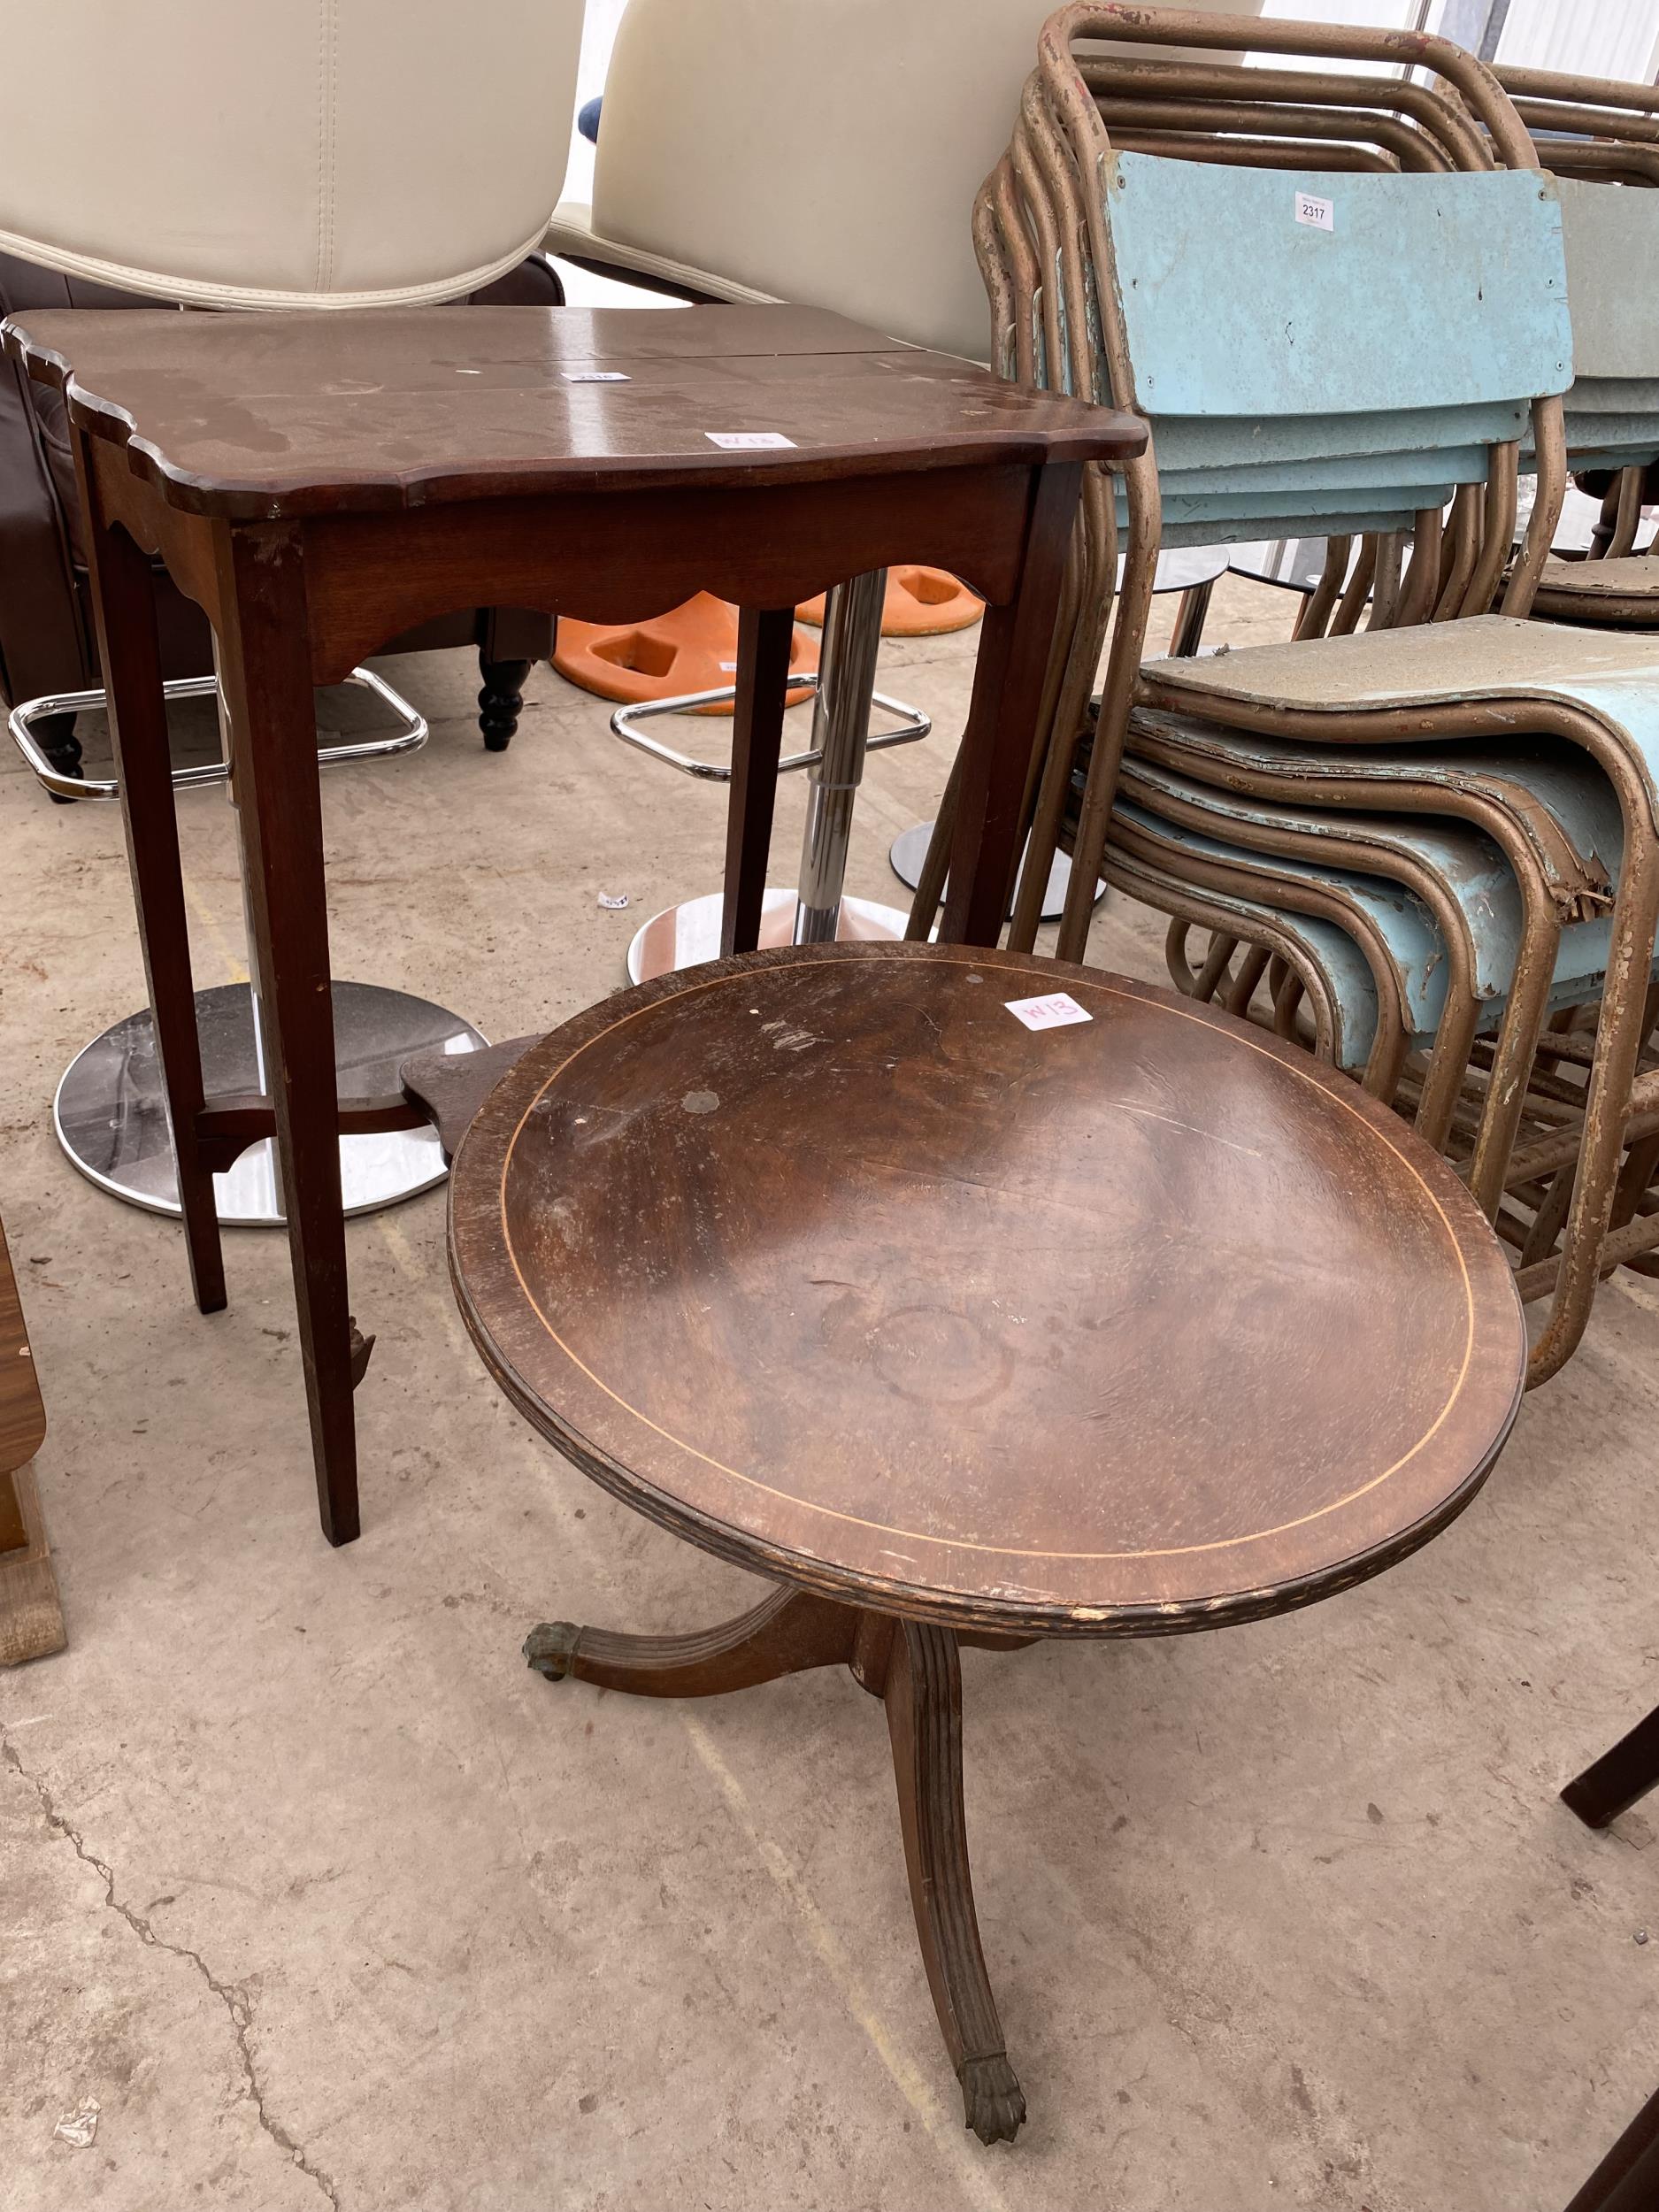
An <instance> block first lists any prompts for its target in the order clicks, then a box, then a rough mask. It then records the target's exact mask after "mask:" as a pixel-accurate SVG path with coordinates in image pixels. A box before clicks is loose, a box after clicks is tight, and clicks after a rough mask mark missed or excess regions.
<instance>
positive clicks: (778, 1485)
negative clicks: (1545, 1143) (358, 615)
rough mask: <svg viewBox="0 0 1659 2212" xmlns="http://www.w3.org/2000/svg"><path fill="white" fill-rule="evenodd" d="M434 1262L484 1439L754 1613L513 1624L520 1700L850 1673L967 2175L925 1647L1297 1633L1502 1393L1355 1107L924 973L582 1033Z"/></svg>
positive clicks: (1106, 987) (950, 1846) (1006, 958)
mask: <svg viewBox="0 0 1659 2212" xmlns="http://www.w3.org/2000/svg"><path fill="white" fill-rule="evenodd" d="M450 1248H451V1257H452V1263H453V1269H454V1275H455V1280H456V1284H457V1293H458V1295H459V1298H460V1302H461V1306H462V1310H463V1312H464V1314H465V1318H466V1321H467V1325H468V1326H469V1328H470V1329H471V1331H472V1335H473V1338H474V1340H475V1341H476V1342H477V1344H478V1346H479V1348H480V1351H481V1352H482V1354H483V1356H484V1359H485V1361H486V1363H487V1364H488V1366H489V1368H490V1369H491V1371H493V1373H494V1374H495V1379H496V1380H497V1381H498V1382H499V1383H500V1385H501V1386H502V1387H503V1389H504V1390H505V1391H506V1392H507V1394H508V1395H509V1396H510V1397H511V1399H512V1400H513V1402H514V1403H515V1404H516V1405H517V1406H518V1409H519V1410H520V1411H521V1412H522V1413H524V1414H525V1415H526V1417H527V1418H528V1419H529V1420H530V1421H531V1422H532V1423H533V1424H534V1425H535V1426H536V1427H537V1428H538V1429H540V1430H541V1432H542V1433H543V1434H545V1435H546V1436H548V1437H549V1438H550V1439H551V1440H552V1441H553V1442H554V1443H555V1444H557V1446H558V1448H559V1449H560V1450H561V1451H562V1452H564V1453H565V1455H566V1456H567V1457H569V1458H571V1459H572V1460H573V1461H574V1462H575V1463H576V1464H577V1465H578V1466H579V1467H580V1468H581V1469H582V1470H583V1471H585V1472H586V1473H588V1475H590V1476H591V1477H592V1478H593V1479H595V1481H596V1482H598V1483H600V1484H601V1485H603V1487H605V1488H606V1489H608V1490H610V1491H611V1492H613V1493H614V1494H616V1495H617V1496H618V1497H619V1498H621V1499H623V1500H624V1501H625V1502H626V1503H627V1504H629V1505H631V1506H633V1507H634V1508H635V1509H636V1510H638V1511H639V1512H641V1513H643V1514H645V1515H647V1516H648V1517H649V1518H651V1519H652V1520H655V1521H658V1522H661V1523H662V1524H663V1525H665V1526H666V1527H669V1528H671V1529H673V1530H674V1531H676V1532H678V1533H679V1534H680V1535H682V1536H684V1537H686V1538H687V1540H689V1541H691V1542H693V1543H695V1544H699V1545H701V1546H703V1548H705V1549H707V1550H709V1551H711V1552H714V1553H716V1554H718V1555H719V1556H720V1557H722V1558H725V1559H728V1560H733V1561H736V1562H737V1563H740V1564H741V1565H744V1566H748V1567H751V1568H753V1569H755V1570H756V1571H758V1572H759V1573H761V1574H763V1575H764V1576H767V1577H768V1578H771V1579H772V1582H773V1584H774V1585H775V1587H774V1588H773V1590H772V1593H771V1594H769V1595H768V1596H766V1597H765V1598H764V1600H763V1601H762V1602H761V1603H760V1604H758V1605H757V1607H756V1608H755V1609H753V1610H752V1611H751V1612H749V1613H748V1614H746V1615H745V1616H743V1617H741V1619H739V1620H736V1621H733V1622H732V1623H730V1624H727V1625H726V1626H725V1627H721V1628H716V1629H713V1630H711V1631H710V1632H705V1633H703V1634H696V1635H687V1636H665V1637H652V1636H629V1635H616V1634H612V1633H610V1632H605V1631H601V1630H595V1629H588V1628H579V1627H577V1626H576V1625H575V1624H572V1623H570V1622H556V1623H553V1624H549V1625H544V1626H542V1627H541V1628H538V1629H536V1630H535V1631H534V1633H533V1634H532V1636H531V1638H530V1640H529V1642H528V1643H527V1644H526V1655H527V1656H528V1657H529V1659H530V1661H531V1663H532V1664H533V1665H534V1666H536V1667H538V1668H539V1669H540V1670H541V1672H543V1673H544V1674H546V1675H548V1676H549V1677H552V1678H560V1677H563V1676H575V1677H576V1678H579V1679H580V1680H583V1681H588V1682H594V1683H598V1684H601V1685H603V1686H607V1687H609V1688H612V1689H622V1690H631V1691H634V1692H636V1693H638V1694H641V1695H645V1696H655V1697H697V1696H707V1695H710V1694H716V1693H718V1692H722V1691H726V1690H735V1689H741V1688H745V1687H748V1686H750V1685H753V1684H756V1683H760V1682H764V1681H767V1680H769V1679H771V1678H774V1677H776V1676H779V1675H782V1674H787V1673H791V1672H795V1671H799V1670H801V1669H803V1668H808V1667H818V1666H831V1665H837V1664H845V1665H847V1666H848V1667H849V1669H850V1670H851V1671H852V1673H853V1675H854V1677H855V1678H856V1680H857V1681H858V1682H859V1683H860V1684H861V1685H862V1686H864V1688H865V1689H866V1690H868V1691H870V1692H872V1694H874V1695H876V1696H878V1697H879V1698H881V1699H882V1700H883V1701H885V1704H886V1709H887V1724H888V1729H889V1732H890V1735H891V1739H892V1749H893V1757H894V1764H895V1773H896V1776H897V1781H898V1801H899V1817H900V1825H901V1828H902V1832H903V1839H904V1852H905V1857H906V1861H907V1863H908V1867H909V1871H910V1893H911V1897H912V1900H913V1902H914V1905H915V1911H916V1925H917V1932H918V1936H919V1938H920V1941H921V1948H922V1955H923V1958H924V1961H925V1962H926V1969H927V1977H928V1981H929V1984H930V1985H931V1987H932V1991H933V2001H934V2004H935V2006H936V2008H937V2010H938V2014H939V2020H940V2025H941V2028H942V2030H943V2032H944V2037H945V2042H946V2045H947V2047H948V2048H949V2053H950V2056H951V2060H952V2062H953V2063H954V2065H955V2067H956V2073H957V2076H958V2078H959V2079H960V2082H961V2085H962V2089H963V2094H964V2104H965V2109H966V2118H967V2124H969V2125H970V2126H971V2127H972V2128H973V2129H974V2130H975V2131H977V2132H978V2133H979V2136H980V2137H981V2138H982V2139H984V2140H986V2141H987V2142H990V2141H994V2140H995V2139H998V2138H1011V2137H1012V2136H1013V2135H1014V2134H1015V2132H1016V2131H1017V2130H1018V2127H1019V2125H1020V2124H1021V2121H1022V2120H1023V2118H1024V2116H1025V2099H1024V2096H1023V2094H1022V2093H1021V2091H1020V2087H1019V2085H1018V2081H1017V2080H1016V2078H1015V2076H1014V2072H1013V2070H1012V2068H1011V2067H1010V2064H1009V2061H1008V2057H1007V2055H1006V2051H1005V2047H1004V2044H1003V2037H1002V2028H1001V2026H1000V2024H999V2023H998V2018H997V2011H996V2005H995V1999H994V1997H993V1995H992V1992H991V1985H990V1981H989V1978H988V1975H987V1968H986V1962H985V1958H984V1955H983V1952H982V1949H981V1946H980V1939H979V1929H978V1925H977V1923H976V1920H975V1916H974V1909H973V1897H972V1886H971V1881H970V1875H969V1867H968V1855H967V1847H966V1841H965V1834H964V1816H963V1800H962V1707H961V1699H962V1692H961V1678H960V1674H959V1671H958V1664H957V1647H958V1644H960V1643H970V1644H990V1645H997V1646H1004V1647H1011V1646H1014V1645H1018V1644H1019V1643H1022V1642H1027V1641H1030V1640H1034V1639H1037V1638H1040V1637H1045V1636H1102V1637H1118V1636H1144V1635H1161V1634H1171V1633H1174V1632H1179V1631H1183V1630H1193V1629H1202V1628H1218V1627H1222V1626H1225V1625H1226V1624H1229V1623H1231V1622H1235V1621H1243V1620H1251V1619H1255V1618H1257V1617H1261V1616H1263V1615H1266V1614H1271V1613H1278V1612H1283V1611H1285V1610H1286V1609H1289V1608H1291V1607H1294V1606H1299V1605H1305V1604H1309V1603H1310V1602H1312V1601H1314V1600H1316V1599H1318V1598H1323V1597H1328V1596H1330V1595H1331V1594H1333V1592H1335V1591H1338V1590H1340V1589H1344V1588H1346V1587H1348V1586H1349V1585H1350V1584H1353V1583H1356V1582H1359V1581H1362V1580H1363V1579H1364V1578H1365V1577H1367V1576H1369V1575H1372V1574H1375V1573H1377V1572H1379V1571H1380V1570H1381V1569H1382V1568H1384V1567H1386V1566H1389V1565H1391V1564H1393V1563H1394V1561H1396V1560H1398V1559H1401V1558H1403V1557H1404V1556H1405V1555H1406V1554H1407V1553H1409V1552H1410V1551H1412V1550H1414V1549H1415V1548H1417V1546H1418V1545H1419V1544H1422V1543H1424V1542H1425V1541H1426V1540H1427V1539H1428V1538H1429V1537H1431V1536H1432V1535H1433V1534H1434V1533H1435V1532H1437V1531H1438V1530H1439V1529H1440V1528H1442V1527H1444V1526H1445V1525H1446V1524H1447V1523H1448V1521H1449V1520H1450V1519H1451V1518H1452V1517H1454V1516H1455V1514H1456V1513H1457V1512H1459V1511H1460V1510H1461V1509H1462V1508H1463V1506H1465V1505H1466V1504H1467V1503H1468V1502H1469V1500H1470V1499H1471V1497H1472V1496H1473V1494H1474V1493H1475V1491H1476V1490H1477V1489H1478V1488H1479V1485H1480V1482H1481V1480H1482V1479H1483V1478H1484V1477H1485V1475H1486V1471H1487V1470H1488V1469H1489V1468H1490V1467H1491V1465H1492V1463H1493V1461H1494V1458H1495V1457H1496V1455H1497V1453H1498V1450H1499V1448H1500V1447H1501V1446H1502V1443H1503V1440H1504V1439H1505V1437H1506V1436H1507V1435H1508V1433H1509V1427H1510V1425H1511V1423H1512V1422H1513V1420H1514V1417H1515V1414H1516V1409H1517V1405H1518V1403H1519V1399H1520V1391H1521V1381H1522V1372H1523V1365H1524V1360H1525V1336H1524V1333H1523V1329H1522V1324H1521V1313H1520V1307H1519V1304H1518V1302H1517V1298H1516V1294H1515V1292H1514V1289H1513V1287H1512V1286H1511V1283H1510V1280H1509V1268H1508V1265H1507V1263H1506V1262H1505V1260H1504V1258H1503V1256H1502V1251H1501V1249H1500V1248H1499V1245H1498V1243H1497V1240H1496V1239H1495V1238H1494V1235H1493V1234H1492V1233H1491V1231H1490V1230H1489V1228H1488V1227H1487V1225H1486V1222H1485V1220H1484V1219H1483V1218H1482V1217H1481V1216H1480V1215H1479V1212H1478V1211H1477V1210H1476V1209H1475V1207H1474V1205H1473V1204H1472V1202H1471V1201H1470V1199H1469V1197H1468V1195H1467V1194H1466V1193H1465V1192H1464V1191H1463V1187H1461V1185H1460V1184H1459V1183H1458V1181H1457V1180H1456V1178H1455V1176H1454V1175H1453V1173H1452V1171H1451V1170H1450V1169H1449V1168H1448V1166H1447V1165H1446V1164H1445V1163H1444V1162H1443V1161H1441V1160H1440V1158H1439V1157H1438V1156H1435V1155H1434V1154H1433V1153H1432V1152H1431V1151H1430V1150H1429V1149H1428V1148H1427V1147H1425V1145H1422V1144H1420V1143H1419V1142H1417V1141H1416V1140H1415V1139H1414V1138H1413V1137H1412V1135H1411V1134H1410V1133H1409V1131H1408V1130H1407V1129H1406V1128H1405V1127H1404V1125H1402V1123H1401V1122H1400V1121H1399V1120H1398V1119H1397V1118H1395V1117H1394V1115H1393V1114H1391V1113H1390V1112H1388V1111H1387V1110H1385V1109H1383V1108H1380V1107H1379V1106H1377V1105H1376V1104H1374V1103H1373V1102H1371V1100H1369V1099H1367V1098H1365V1097H1363V1095H1362V1094H1361V1093H1360V1092H1359V1090H1358V1089H1357V1088H1356V1087H1355V1086H1354V1085H1353V1084H1352V1083H1350V1082H1348V1080H1347V1079H1345V1078H1343V1077H1340V1076H1338V1075H1333V1073H1332V1072H1330V1071H1328V1070H1327V1069H1325V1068H1323V1067H1321V1066H1319V1065H1318V1064H1316V1063H1315V1062H1314V1061H1313V1060H1311V1059H1310V1058H1309V1057H1308V1056H1306V1055H1305V1054H1304V1053H1302V1052H1300V1051H1298V1050H1297V1049H1295V1048H1293V1047H1290V1046H1287V1045H1284V1044H1281V1043H1279V1041H1276V1040H1274V1039H1272V1038H1271V1037H1268V1036H1266V1035H1264V1034H1263V1033H1262V1032H1261V1031H1259V1030H1256V1029H1253V1028H1250V1027H1248V1025H1245V1024H1244V1023H1242V1022H1239V1021H1235V1020H1233V1019H1231V1018H1229V1017H1227V1016H1225V1015H1221V1014H1217V1013H1215V1012H1213V1011H1212V1010H1210V1009H1209V1008H1207V1007H1202V1006H1197V1005H1194V1003H1192V1002H1190V1001H1188V1000H1186V999H1182V998H1179V997H1177V996H1176V995H1174V994H1172V993H1171V992H1168V991H1164V990H1157V989H1154V988H1152V987H1148V986H1146V985H1142V984H1139V983H1131V982H1127V981H1125V980H1124V979H1121V978H1119V977H1116V976H1110V975H1106V974H1102V973H1101V972H1098V971H1091V970H1086V969H1082V968H1073V967H1067V966H1062V965H1059V964H1056V963H1055V962H1052V961H1043V960H1037V959H1033V958H1027V957H1025V956H1016V955H1011V954H1004V953H999V952H993V951H979V952H975V951H973V950H972V949H968V948H966V947H962V946H928V945H920V944H903V945H833V946H832V945H823V946H814V947H803V948H797V949H786V950H782V951H777V952H770V953H767V952H762V953H754V954H749V955H746V956H741V957H739V958H736V959H732V960H725V961H720V962H718V963H715V964H711V965H710V966H708V967H705V968H703V969H699V970H697V971H695V972H692V973H689V974H682V975H671V976H666V977H664V978H662V979H660V980H658V981H657V982H655V983H649V984H646V985H643V986H641V987H640V988H638V989H636V990H632V991H627V992H625V993H623V994H621V995H619V996H618V997H615V998H612V999H609V1000H607V1001H606V1002H604V1003H603V1005H600V1006H597V1007H595V1008H593V1009H592V1010H589V1011H588V1013H585V1014H583V1015H580V1016H579V1017H578V1018H577V1019H576V1020H574V1021H572V1022H569V1023H567V1024H566V1025H565V1027H564V1028H562V1029H559V1030H557V1031H555V1032H554V1033H553V1034H552V1035H551V1036H549V1037H547V1038H545V1039H544V1040H543V1041H541V1043H540V1044H539V1045H537V1046H535V1047H534V1048H532V1049H531V1050H530V1051H529V1052H528V1053H527V1054H526V1056H525V1057H524V1058H523V1059H521V1060H520V1061H519V1062H518V1064H517V1065H516V1066H515V1067H514V1068H513V1069H512V1071H511V1073H510V1074H509V1075H508V1076H507V1077H506V1078H505V1079H503V1081H502V1082H501V1084H500V1085H499V1086H498V1087H496V1089H495V1091H494V1092H493V1093H492V1094H490V1096H489V1098H488V1100H487V1102H485V1104H484V1106H483V1107H482V1109H481V1110H480V1112H479V1114H478V1117H477V1118H476V1119H475V1121H474V1122H473V1124H472V1128H471V1129H470V1131H469V1132H468V1133H467V1135H466V1137H465V1140H464V1141H463V1142H462V1145H461V1148H460V1150H459V1153H458V1155H457V1158H456V1161H455V1165H454V1169H453V1175H452V1182H451V1197H450Z"/></svg>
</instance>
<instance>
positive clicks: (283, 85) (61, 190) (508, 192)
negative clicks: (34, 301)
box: [0, 0, 695, 307]
mask: <svg viewBox="0 0 1659 2212" xmlns="http://www.w3.org/2000/svg"><path fill="white" fill-rule="evenodd" d="M693 12H695V11H693ZM581 21H582V0H467V4H466V5H465V6H458V5H457V4H456V0H305V4H303V5H291V4H266V5H265V6H250V5H246V4H235V0H142V5H134V0H57V4H56V5H55V6H52V7H33V8H28V7H15V8H9V9H8V10H7V11H6V34H5V35H6V64H7V74H8V77H9V81H11V83H12V84H13V85H18V86H29V87H33V88H34V92H33V96H31V97H30V98H27V99H23V100H14V101H9V102H8V103H7V113H6V119H5V127H4V133H3V134H0V252H4V253H11V254H15V255H17V256H19V257H20V258H21V259H23V260H25V261H30V262H34V263H35V264H37V265H41V266H43V267H45V268H49V269H56V270H58V271H61V272H63V273H65V274H67V275H71V276H79V277H87V278H91V279H93V280H96V281H98V282H100V283H104V284H110V285H116V286H120V287H123V288H126V289H127V290H130V291H136V292H144V293H149V294H152V295H154V296H157V297H160V298H164V299H168V300H177V301H180V302H185V303H190V304H193V305H200V306H218V307H375V306H388V305H395V304H403V305H408V304H419V303H421V302H424V301H434V300H445V299H452V298H457V297H459V296H462V295H463V294H465V293H468V292H472V291H475V290H478V289H479V288H480V287H482V286H484V285H487V284H488V283H490V282H491V281H493V280H494V279H495V278H496V277H498V276H501V275H503V273H505V272H506V271H507V270H509V269H511V267H513V266H514V265H515V264H516V263H518V261H520V260H522V258H523V257H524V256H525V255H526V253H527V252H528V251H530V250H532V249H533V248H534V246H535V245H536V244H537V242H538V241H539V240H540V238H541V233H542V231H543V230H544V228H545V227H546V225H547V219H548V216H549V211H550V210H551V208H552V206H553V204H554V202H555V201H556V200H557V197H558V192H559V187H560V184H561V182H562V180H563V178H564V173H565V157H566V150H567V133H568V131H569V127H570V116H571V111H572V107H573V105H574V102H575V89H576V64H577V55H578V50H579V47H580V40H581ZM66 57H68V58H72V61H73V66H72V67H71V68H70V70H69V72H68V73H67V75H65V58H66ZM53 86H56V87H58V91H57V93H56V94H50V95H49V93H48V92H47V90H46V88H50V87H53ZM549 118H551V119H552V120H551V121H549Z"/></svg>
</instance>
